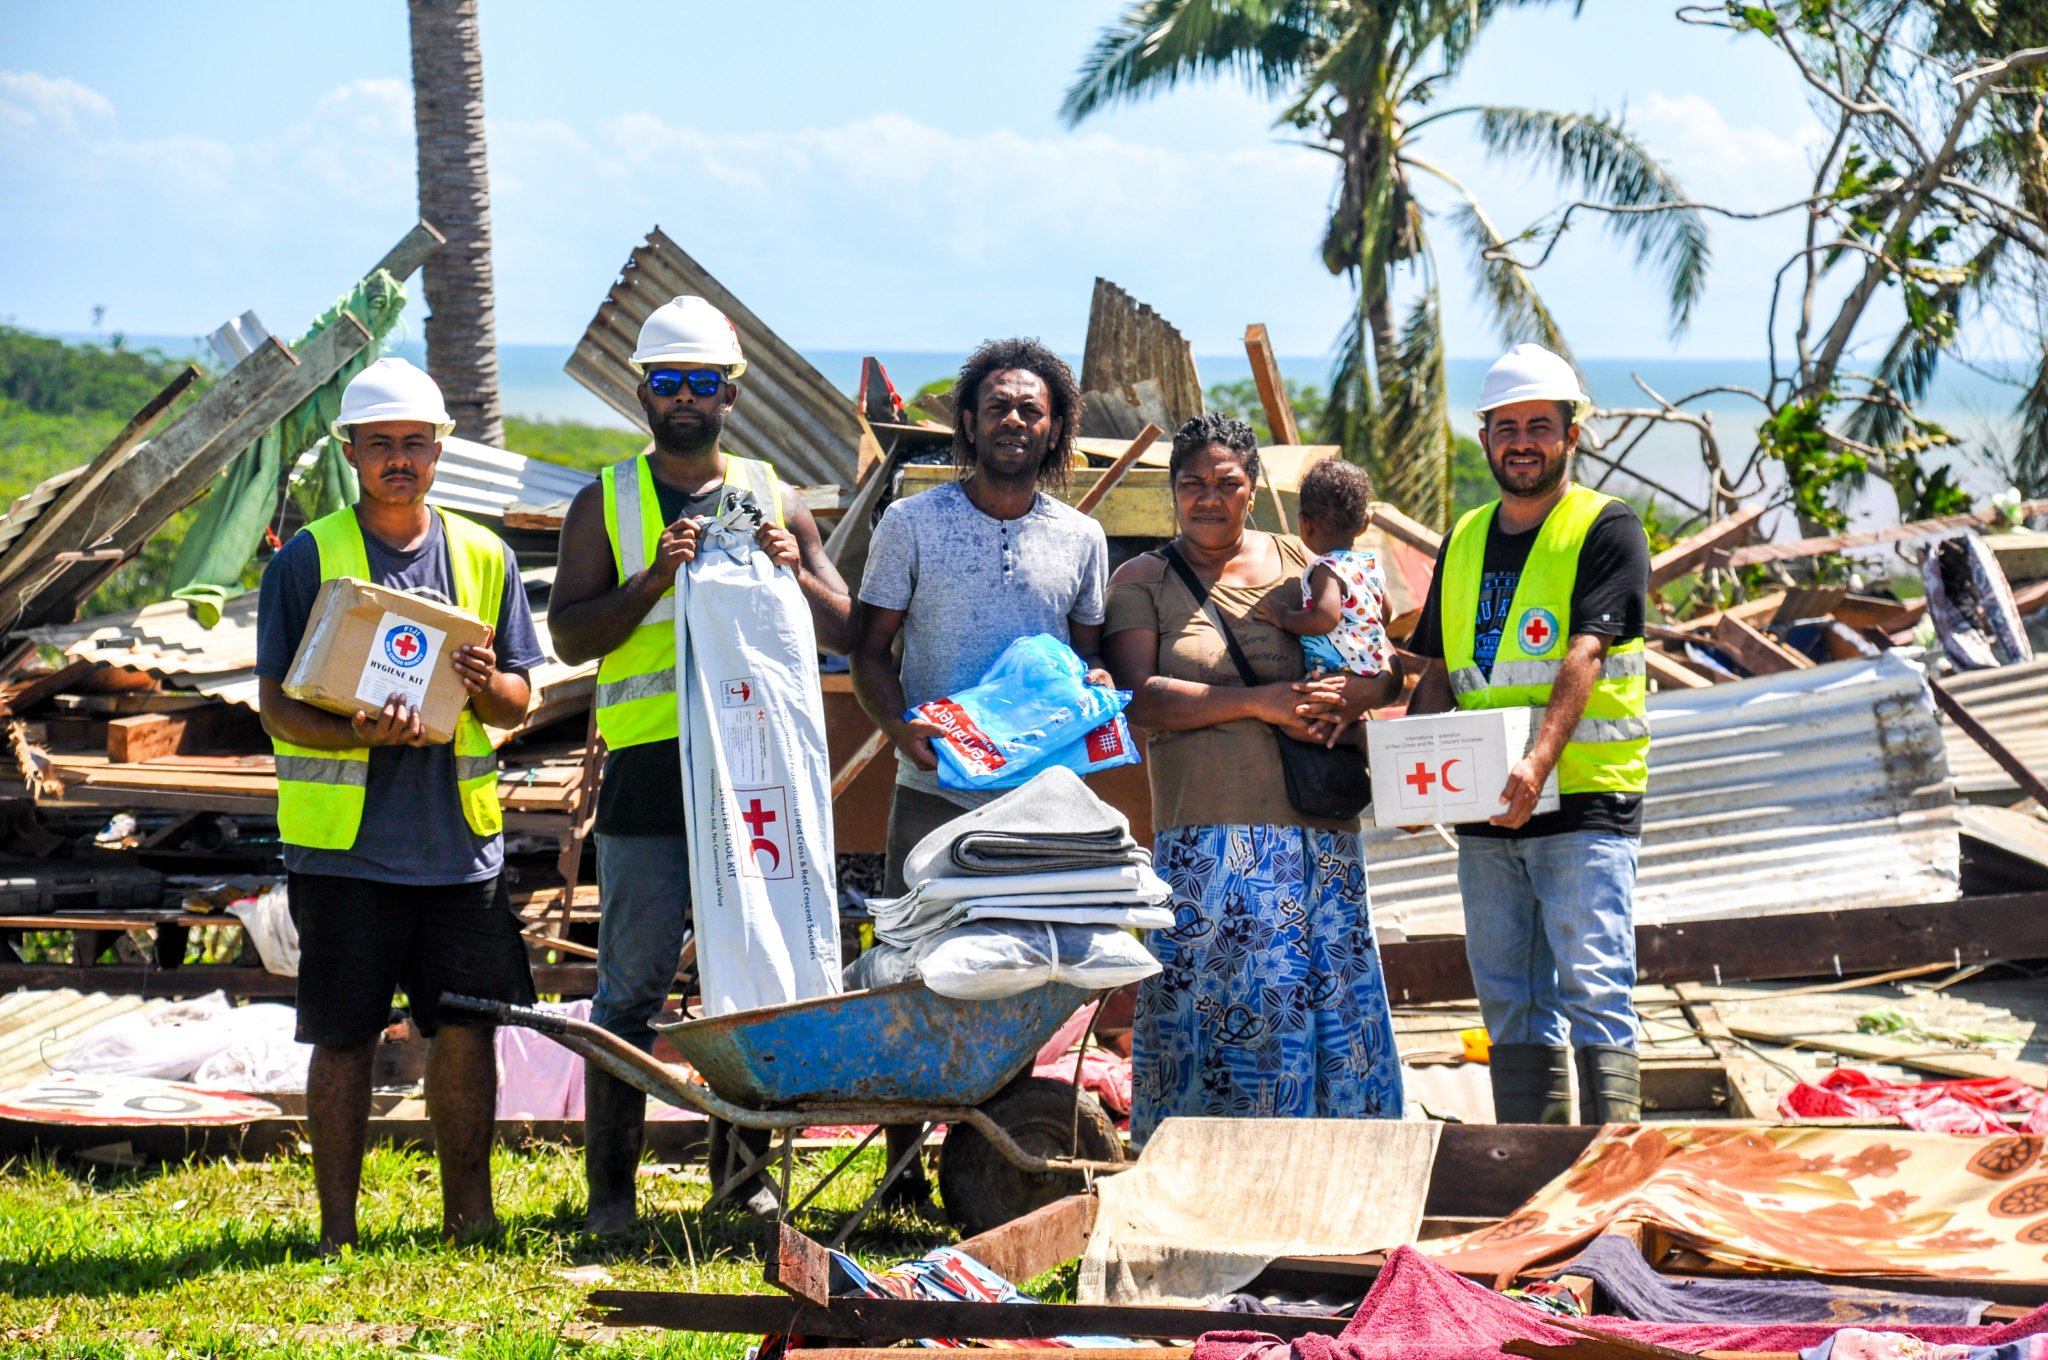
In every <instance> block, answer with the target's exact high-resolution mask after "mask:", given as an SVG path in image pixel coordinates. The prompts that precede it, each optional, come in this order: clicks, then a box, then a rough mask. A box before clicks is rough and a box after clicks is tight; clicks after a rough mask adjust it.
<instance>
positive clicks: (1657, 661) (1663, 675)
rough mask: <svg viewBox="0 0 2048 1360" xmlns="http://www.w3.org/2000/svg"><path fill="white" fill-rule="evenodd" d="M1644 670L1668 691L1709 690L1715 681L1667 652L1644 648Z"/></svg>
mask: <svg viewBox="0 0 2048 1360" xmlns="http://www.w3.org/2000/svg"><path fill="white" fill-rule="evenodd" d="M1643 668H1644V669H1645V670H1647V671H1648V672H1649V673H1650V678H1651V679H1652V680H1655V681H1656V682H1657V683H1658V684H1660V685H1662V686H1663V687H1664V688H1666V689H1707V688H1710V687H1711V686H1712V685H1713V683H1714V682H1713V681H1712V680H1710V679H1708V678H1707V677H1706V676H1704V675H1702V674H1700V673H1699V672H1698V671H1696V670H1694V669H1693V668H1692V667H1690V666H1688V665H1686V664H1685V663H1684V662H1683V661H1680V660H1679V659H1678V658H1677V657H1675V656H1672V655H1670V654H1669V653H1666V652H1660V651H1658V650H1657V649H1656V648H1654V647H1645V648H1643Z"/></svg>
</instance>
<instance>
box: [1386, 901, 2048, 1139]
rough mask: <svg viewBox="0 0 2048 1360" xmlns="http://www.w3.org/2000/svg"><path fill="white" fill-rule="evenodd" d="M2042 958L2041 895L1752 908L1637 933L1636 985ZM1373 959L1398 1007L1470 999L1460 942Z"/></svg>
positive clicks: (1394, 944)
mask: <svg viewBox="0 0 2048 1360" xmlns="http://www.w3.org/2000/svg"><path fill="white" fill-rule="evenodd" d="M2044 958H2048V892H2027V893H2000V894H1996V895H1991V896H1980V897H1964V898H1959V899H1957V900H1955V901H1952V902H1927V903H1916V904H1913V905H1907V906H1890V907H1852V908H1849V909H1846V910H1842V911H1769V910H1759V911H1758V912H1756V913H1753V914H1751V915H1748V916H1744V917H1739V918H1733V919H1728V920H1717V921H1685V922H1676V923H1671V924H1662V925H1650V924H1638V925H1637V926H1636V980H1637V982H1638V983H1642V984H1669V983H1679V982H1702V981H1711V982H1716V983H1721V982H1757V981H1763V980H1766V979H1770V978H1797V977H1820V976H1829V977H1832V976H1835V975H1836V974H1837V973H1875V972H1881V971H1883V970H1886V969H1891V968H1900V967H1908V966H1911V965H1914V964H1921V963H1949V964H1952V965H1953V966H1955V967H1958V968H1960V967H1962V966H1963V965H1965V964H1970V963H1986V962H1991V961H1994V960H1996V961H2017V960H2022V959H2044ZM1380 961H1381V964H1382V966H1383V968H1384V969H1385V972H1386V979H1387V989H1388V992H1389V993H1390V995H1391V996H1392V998H1393V1000H1394V1004H1396V1005H1400V1006H1419V1005H1426V1004H1429V1003H1432V1002H1440V1001H1465V1000H1470V999H1471V998H1472V997H1474V996H1475V995H1477V993H1476V992H1474V990H1473V988H1472V973H1471V969H1470V967H1469V965H1468V964H1467V963H1466V961H1465V941H1464V938H1463V937H1462V936H1455V935H1453V936H1445V937H1442V938H1438V939H1427V940H1390V941H1388V942H1387V943H1386V944H1384V945H1382V946H1381V947H1380ZM1453 1127H1456V1126H1453Z"/></svg>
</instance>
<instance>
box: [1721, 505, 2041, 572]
mask: <svg viewBox="0 0 2048 1360" xmlns="http://www.w3.org/2000/svg"><path fill="white" fill-rule="evenodd" d="M2020 514H2021V515H2022V516H2031V515H2041V514H2048V501H2028V502H2026V503H2025V504H2023V505H2021V506H2020ZM1999 518H2000V515H1999V512H1998V511H1996V510H1985V511H1982V512H1979V513H1976V514H1969V515H1945V516H1943V517H1942V518H1940V519H1920V520H1914V521H1912V522H1911V523H1907V524H1893V525H1890V526H1888V527H1886V528H1883V529H1868V530H1865V531H1863V532H1861V533H1854V534H1828V535H1826V536H1825V537H1822V538H1801V539H1795V540H1793V541H1792V542H1789V543H1760V544H1757V545H1756V546H1755V547H1750V548H1737V549H1736V550H1734V551H1733V552H1731V553H1729V554H1727V556H1726V558H1725V559H1723V560H1721V561H1719V562H1717V563H1716V565H1717V566H1727V567H1753V566H1756V565H1758V564H1759V563H1763V562H1791V561H1795V560H1797V559H1799V558H1802V557H1818V556H1820V555H1821V554H1822V553H1831V552H1841V551H1842V550H1843V549H1844V548H1865V547H1869V546H1871V545H1872V544H1877V543H1899V542H1903V541H1905V540H1907V539H1911V538H1933V537H1934V536H1936V535H1938V534H1947V533H1952V532H1954V531H1955V530H1957V529H1969V528H1976V527H1980V526H1983V525H1988V524H1994V523H1996V522H1997V521H1998V520H1999Z"/></svg>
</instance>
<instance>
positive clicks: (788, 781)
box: [675, 503, 840, 1015]
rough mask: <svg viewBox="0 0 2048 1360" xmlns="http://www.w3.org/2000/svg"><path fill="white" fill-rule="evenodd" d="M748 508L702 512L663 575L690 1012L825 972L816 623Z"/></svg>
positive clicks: (727, 1008)
mask: <svg viewBox="0 0 2048 1360" xmlns="http://www.w3.org/2000/svg"><path fill="white" fill-rule="evenodd" d="M759 523H760V520H759V517H758V515H757V514H756V513H755V512H754V510H753V508H752V507H751V506H750V505H747V504H745V503H729V504H728V505H727V507H726V509H725V510H724V512H723V513H722V514H720V515H718V516H716V517H714V518H711V519H707V520H705V521H703V535H702V537H700V538H699V539H698V546H697V556H696V559H695V560H694V561H692V562H691V563H690V564H689V565H688V566H687V567H686V568H684V569H683V570H682V571H680V572H678V573H677V574H676V594H675V628H676V703H677V718H678V728H679V730H680V733H681V741H680V742H679V743H678V745H679V746H680V747H681V748H682V762H683V807H684V812H685V815H686V817H687V819H688V827H689V837H690V894H691V917H692V919H693V924H694V926H695V930H696V938H697V970H698V974H699V977H700V979H701V981H702V983H703V997H704V1013H705V1014H706V1015H725V1014H729V1013H731V1012H733V1011H744V1010H753V1009H755V1008H757V1007H761V1006H777V1005H782V1004H784V1003H786V1002H790V1001H803V1000H807V999H809V998H811V997H817V996H831V995H835V994H837V993H838V992H839V990H840V983H839V897H838V892H837V888H836V881H835V874H834V863H833V855H832V787H831V762H830V757H829V756H828V754H827V752H826V749H825V698H824V693H823V691H822V689H821V688H820V686H819V683H818V644H817V635H816V633H815V632H814V630H813V629H812V626H811V611H810V606H809V604H807V603H806V602H805V600H804V596H803V590H802V588H801V587H799V586H798V585H797V583H796V577H795V575H794V574H793V573H792V572H789V571H787V570H784V569H782V568H780V567H777V566H776V565H775V564H774V563H773V562H771V561H770V560H769V558H768V555H767V554H766V553H764V552H762V551H761V550H760V549H759V547H758V546H757V545H756V544H755V542H754V529H755V528H756V527H758V525H759Z"/></svg>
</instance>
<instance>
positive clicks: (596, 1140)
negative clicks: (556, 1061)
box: [583, 1063, 647, 1237]
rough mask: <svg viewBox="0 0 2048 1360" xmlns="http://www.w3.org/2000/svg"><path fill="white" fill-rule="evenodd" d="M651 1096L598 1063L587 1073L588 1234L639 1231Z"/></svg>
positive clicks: (585, 1222)
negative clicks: (637, 1201)
mask: <svg viewBox="0 0 2048 1360" xmlns="http://www.w3.org/2000/svg"><path fill="white" fill-rule="evenodd" d="M646 1131H647V1097H646V1096H644V1095H642V1094H641V1093H640V1092H638V1091H636V1090H634V1089H633V1088H632V1087H630V1086H628V1085H627V1084H626V1083H625V1082H623V1081H620V1080H619V1079H618V1078H617V1077H615V1076H612V1075H611V1074H610V1073H608V1072H604V1071H601V1070H599V1068H598V1067H597V1065H596V1064H595V1063H587V1064H585V1065H584V1069H583V1174H584V1177H585V1179H586V1180H588V1181H589V1182H590V1207H589V1209H588V1211H587V1212H586V1213H585V1214H584V1216H583V1230H584V1231H585V1232H588V1233H595V1234H597V1235H598V1236H600V1237H602V1236H609V1235H610V1234H613V1233H622V1232H626V1231H627V1230H629V1229H630V1228H632V1226H633V1215H634V1211H635V1205H634V1196H635V1193H636V1188H637V1185H638V1178H639V1175H640V1146H641V1143H642V1141H643V1139H644V1137H645V1134H646Z"/></svg>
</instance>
